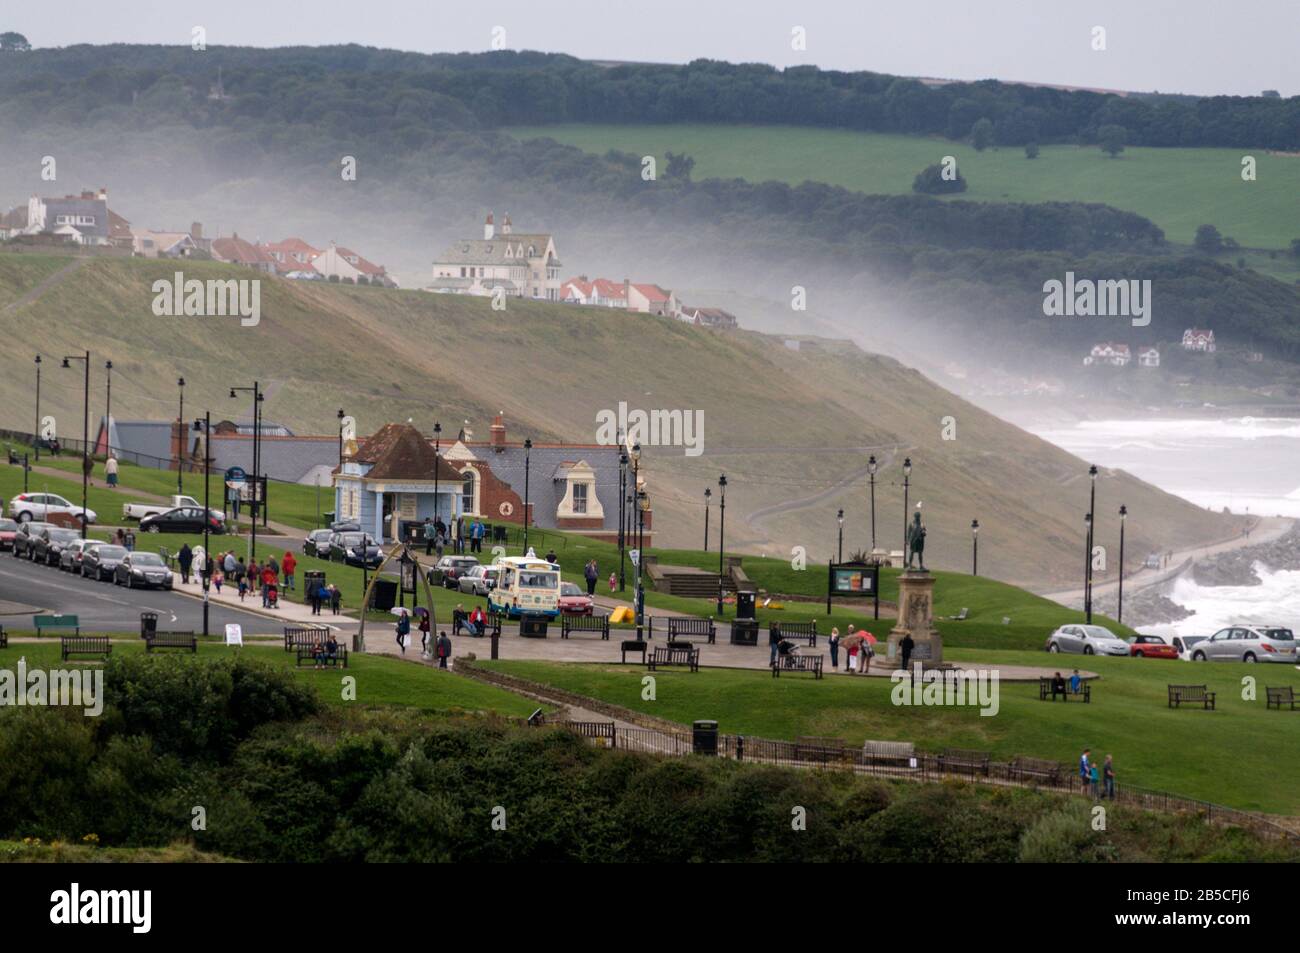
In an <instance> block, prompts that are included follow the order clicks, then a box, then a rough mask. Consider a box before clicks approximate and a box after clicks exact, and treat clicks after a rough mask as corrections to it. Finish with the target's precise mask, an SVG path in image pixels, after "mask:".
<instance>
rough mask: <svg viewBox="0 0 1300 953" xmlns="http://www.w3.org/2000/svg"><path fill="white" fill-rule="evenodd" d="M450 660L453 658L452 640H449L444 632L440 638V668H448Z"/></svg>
mask: <svg viewBox="0 0 1300 953" xmlns="http://www.w3.org/2000/svg"><path fill="white" fill-rule="evenodd" d="M449 658H451V639H449V638H447V633H446V632H443V633H441V634H440V635H439V636H438V668H446V667H447V659H449Z"/></svg>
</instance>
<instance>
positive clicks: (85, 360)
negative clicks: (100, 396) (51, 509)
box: [63, 351, 91, 539]
mask: <svg viewBox="0 0 1300 953" xmlns="http://www.w3.org/2000/svg"><path fill="white" fill-rule="evenodd" d="M71 361H81V362H82V364H83V365H84V367H85V372H86V383H85V389H84V391H83V395H84V405H83V407H82V410H81V454H82V457H81V538H82V539H85V538H86V510H87V498H88V496H89V487H90V466H91V463H90V352H89V351H87V352H86V353H85V355H84V356H83V355H81V354H74V355H72V356H68V357H64V358H63V366H64V367H71V366H72V364H71V363H69V362H71Z"/></svg>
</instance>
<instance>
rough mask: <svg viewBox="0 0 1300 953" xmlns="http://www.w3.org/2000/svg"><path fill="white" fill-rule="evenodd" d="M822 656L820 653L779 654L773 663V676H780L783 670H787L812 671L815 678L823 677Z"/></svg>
mask: <svg viewBox="0 0 1300 953" xmlns="http://www.w3.org/2000/svg"><path fill="white" fill-rule="evenodd" d="M822 658H823V657H822V656H820V655H778V656H777V657H776V662H775V663H774V664H773V665H772V677H773V678H778V677H779V676H780V674H781V672H782V670H784V671H787V672H812V673H813V678H814V680H816V679H818V678H821V677H822Z"/></svg>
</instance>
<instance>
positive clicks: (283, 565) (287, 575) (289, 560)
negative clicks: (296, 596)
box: [280, 549, 298, 592]
mask: <svg viewBox="0 0 1300 953" xmlns="http://www.w3.org/2000/svg"><path fill="white" fill-rule="evenodd" d="M297 569H298V557H296V556H295V555H294V554H293V550H290V549H286V550H285V551H284V559H282V560H281V561H280V571H281V572H282V573H284V591H285V592H291V591H292V590H293V574H294V572H295V571H296V570H297Z"/></svg>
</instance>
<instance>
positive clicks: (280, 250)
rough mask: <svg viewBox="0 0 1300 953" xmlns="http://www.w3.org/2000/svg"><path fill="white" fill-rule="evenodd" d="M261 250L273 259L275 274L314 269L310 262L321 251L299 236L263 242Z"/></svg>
mask: <svg viewBox="0 0 1300 953" xmlns="http://www.w3.org/2000/svg"><path fill="white" fill-rule="evenodd" d="M261 248H262V251H264V252H266V254H268V255H270V256H271V257H272V258H274V259H275V270H276V273H277V274H281V275H287V274H289V273H290V272H295V271H314V270H315V269H313V268H312V262H313V261H315V260H316V256H318V255H319V254H320V252H321V250H320V249H319V248H314V247H312V246H311V245H309V244H307V243H306V242H305V241H303V240H302V239H301V238H286V239H285V240H284V241H281V242H263V243H262V245H261Z"/></svg>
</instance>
